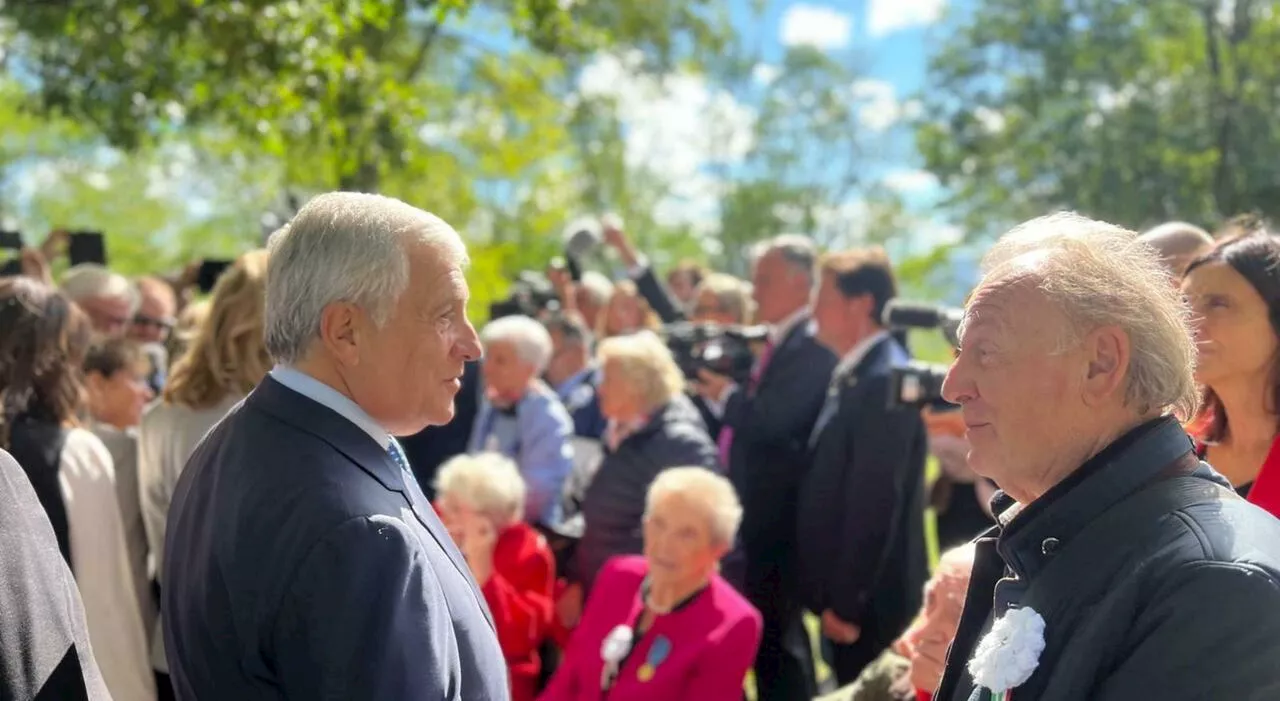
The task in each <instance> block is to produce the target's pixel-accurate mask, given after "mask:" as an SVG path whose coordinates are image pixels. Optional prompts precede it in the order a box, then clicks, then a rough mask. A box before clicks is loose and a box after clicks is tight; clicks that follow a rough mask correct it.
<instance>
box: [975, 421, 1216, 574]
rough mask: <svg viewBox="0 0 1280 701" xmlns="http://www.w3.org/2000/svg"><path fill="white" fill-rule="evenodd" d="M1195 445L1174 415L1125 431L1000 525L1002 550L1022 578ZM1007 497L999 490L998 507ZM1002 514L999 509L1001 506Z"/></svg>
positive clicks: (1005, 559)
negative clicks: (1125, 432)
mask: <svg viewBox="0 0 1280 701" xmlns="http://www.w3.org/2000/svg"><path fill="white" fill-rule="evenodd" d="M1192 448H1193V445H1192V442H1191V439H1190V437H1188V436H1187V434H1186V432H1185V431H1183V429H1182V427H1181V426H1180V425H1179V424H1178V422H1177V421H1176V420H1174V419H1173V418H1171V417H1161V418H1159V419H1153V420H1152V421H1148V422H1147V423H1144V424H1142V425H1141V426H1138V427H1137V428H1135V429H1133V430H1132V431H1130V432H1129V433H1127V434H1125V435H1123V436H1121V437H1120V438H1118V439H1117V440H1116V441H1115V442H1113V443H1112V444H1111V445H1109V446H1107V447H1106V448H1105V449H1103V451H1102V452H1101V453H1098V454H1097V455H1096V456H1094V457H1093V458H1091V459H1089V460H1088V461H1086V462H1085V463H1084V464H1083V465H1081V466H1080V467H1079V469H1077V470H1076V471H1075V472H1073V473H1071V475H1069V476H1068V477H1067V478H1066V479H1064V480H1063V481H1062V482H1060V483H1058V484H1057V485H1055V486H1054V487H1053V488H1052V489H1050V490H1049V491H1048V492H1046V493H1045V494H1044V495H1043V496H1041V497H1040V498H1039V499H1036V500H1035V501H1033V502H1031V503H1030V504H1027V505H1025V506H1024V507H1022V508H1021V510H1020V511H1019V512H1018V513H1017V514H1016V515H1015V516H1013V518H1012V519H1004V518H1002V519H1001V520H1002V522H1004V525H1002V526H997V528H996V530H997V531H998V536H999V537H998V540H997V543H996V547H997V550H998V551H999V553H1000V556H1001V558H1002V559H1003V560H1004V561H1005V563H1006V564H1007V565H1008V566H1009V568H1010V569H1011V570H1012V571H1013V572H1014V574H1016V575H1017V576H1018V577H1019V578H1030V577H1034V576H1035V574H1036V573H1037V572H1039V570H1040V568H1041V567H1042V566H1043V565H1044V564H1045V562H1046V561H1047V560H1048V559H1049V558H1050V557H1052V556H1053V555H1054V553H1056V552H1057V551H1058V550H1059V549H1061V548H1063V547H1065V546H1066V545H1067V543H1069V542H1070V540H1071V538H1072V537H1074V536H1075V535H1076V534H1077V533H1079V532H1080V531H1081V530H1082V529H1084V527H1085V526H1086V525H1087V524H1088V523H1089V522H1090V521H1093V520H1094V519H1096V518H1097V517H1098V516H1100V515H1101V514H1102V513H1103V512H1104V511H1106V510H1107V509H1109V508H1111V507H1112V506H1114V505H1115V504H1116V503H1117V502H1120V501H1121V500H1123V499H1124V498H1126V497H1128V496H1129V495H1130V494H1132V493H1133V492H1135V491H1137V490H1138V489H1140V488H1141V487H1142V486H1144V485H1146V484H1148V483H1150V482H1151V481H1153V480H1155V479H1156V478H1157V477H1158V476H1159V475H1160V473H1161V471H1163V470H1164V469H1165V468H1167V467H1169V465H1170V464H1171V463H1173V462H1174V461H1176V460H1178V459H1179V458H1182V457H1183V456H1185V455H1186V454H1187V453H1189V452H1191V450H1192ZM1001 500H1005V501H1007V500H1008V497H1007V496H1004V495H1003V494H997V496H996V498H995V500H994V501H995V502H996V507H997V508H998V507H999V505H1000V504H999V502H1000V501H1001ZM997 513H1000V512H999V511H997Z"/></svg>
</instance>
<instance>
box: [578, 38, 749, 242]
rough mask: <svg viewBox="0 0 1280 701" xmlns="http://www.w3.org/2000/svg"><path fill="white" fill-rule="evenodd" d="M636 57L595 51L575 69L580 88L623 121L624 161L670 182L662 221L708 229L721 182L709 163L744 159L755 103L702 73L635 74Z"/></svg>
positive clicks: (728, 163) (657, 212) (715, 220)
mask: <svg viewBox="0 0 1280 701" xmlns="http://www.w3.org/2000/svg"><path fill="white" fill-rule="evenodd" d="M638 65H639V55H638V54H636V53H634V52H633V53H629V54H624V55H621V56H617V55H611V54H605V55H601V56H598V57H597V58H596V59H594V60H593V61H592V62H591V63H590V64H588V65H587V67H586V68H585V69H583V71H582V73H581V74H580V76H579V80H578V91H579V93H580V94H581V95H582V96H583V97H584V98H607V99H612V100H614V101H615V102H616V105H617V109H618V114H619V115H621V116H622V118H623V120H624V121H625V130H626V131H625V133H626V147H625V154H626V156H625V157H626V160H627V164H628V165H629V166H631V167H633V168H638V169H643V170H647V171H649V172H651V173H654V174H655V175H657V176H658V177H659V178H660V179H661V181H662V182H666V183H670V184H671V186H672V188H673V189H672V192H671V193H670V196H669V197H667V198H666V199H664V200H663V201H661V202H659V203H658V205H657V206H656V208H655V211H654V216H655V217H656V218H657V219H658V221H659V223H662V224H677V223H679V224H690V225H692V226H693V227H694V229H695V230H696V231H699V232H709V231H712V230H714V227H715V226H716V224H717V223H718V221H719V217H718V209H717V208H718V205H719V200H720V197H721V195H722V194H723V189H724V184H723V182H721V181H720V180H719V179H717V178H716V177H714V176H713V175H712V174H711V173H710V172H709V171H710V170H711V169H712V168H714V167H716V166H732V165H734V164H737V163H740V162H742V160H743V158H744V157H745V156H746V155H747V153H748V152H749V151H750V150H751V148H752V147H753V145H754V141H755V134H754V126H755V111H754V110H753V109H752V108H750V107H748V106H746V105H743V104H742V103H739V102H738V101H737V100H736V99H735V98H734V97H733V95H731V94H730V93H728V92H726V91H723V90H719V89H717V88H715V87H713V86H710V85H708V84H707V81H706V79H705V78H703V76H701V75H697V74H693V73H677V74H674V75H668V76H666V77H664V78H659V77H655V76H649V75H641V74H639V73H638V72H637V68H638Z"/></svg>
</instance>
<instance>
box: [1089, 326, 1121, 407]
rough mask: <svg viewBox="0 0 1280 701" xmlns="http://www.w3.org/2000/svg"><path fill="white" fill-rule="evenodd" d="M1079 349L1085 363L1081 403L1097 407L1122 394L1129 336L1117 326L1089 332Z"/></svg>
mask: <svg viewBox="0 0 1280 701" xmlns="http://www.w3.org/2000/svg"><path fill="white" fill-rule="evenodd" d="M1083 349H1084V353H1085V360H1086V361H1087V363H1088V367H1087V369H1086V371H1085V379H1084V401H1085V404H1086V405H1087V406H1099V405H1101V404H1104V403H1106V402H1107V401H1108V400H1109V399H1110V398H1111V397H1112V396H1114V394H1115V393H1116V392H1122V391H1124V385H1125V382H1126V380H1127V379H1128V374H1129V357H1130V346H1129V335H1128V334H1126V333H1125V332H1124V331H1123V330H1121V329H1120V328H1119V327H1117V326H1102V327H1099V328H1097V329H1094V330H1093V331H1091V332H1089V334H1088V336H1086V337H1085V341H1084V346H1083Z"/></svg>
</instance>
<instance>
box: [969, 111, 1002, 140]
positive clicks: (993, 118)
mask: <svg viewBox="0 0 1280 701" xmlns="http://www.w3.org/2000/svg"><path fill="white" fill-rule="evenodd" d="M973 117H974V119H977V120H978V123H979V124H981V125H982V129H983V131H985V132H987V133H988V134H999V133H1000V132H1002V131H1004V125H1005V121H1004V115H1003V114H1000V113H999V112H997V111H995V110H993V109H991V108H990V107H987V106H985V105H979V106H978V108H977V109H975V110H974V111H973Z"/></svg>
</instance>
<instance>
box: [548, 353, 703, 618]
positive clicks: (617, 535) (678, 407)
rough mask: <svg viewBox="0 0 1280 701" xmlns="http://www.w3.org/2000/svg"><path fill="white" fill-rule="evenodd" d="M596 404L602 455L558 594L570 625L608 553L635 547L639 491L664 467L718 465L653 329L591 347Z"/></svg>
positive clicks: (672, 361)
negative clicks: (603, 423) (597, 378)
mask: <svg viewBox="0 0 1280 701" xmlns="http://www.w3.org/2000/svg"><path fill="white" fill-rule="evenodd" d="M597 357H598V360H599V362H598V365H599V367H600V370H601V375H602V379H601V382H600V387H599V390H598V391H599V395H600V411H601V413H603V414H604V416H605V418H606V419H607V420H608V422H609V424H608V428H607V429H606V430H605V436H604V451H605V452H604V459H603V460H602V461H601V463H600V467H599V469H598V470H597V471H596V474H595V477H594V478H593V479H592V481H591V484H590V486H589V487H588V488H587V490H586V493H585V495H584V496H583V499H582V505H581V506H582V515H583V519H584V520H585V530H584V532H583V535H582V539H581V540H580V541H579V542H578V544H577V547H576V549H575V551H574V554H573V559H572V560H571V562H570V564H569V567H568V569H569V572H568V573H567V574H568V579H569V582H570V586H569V587H568V588H567V589H566V591H565V592H564V593H563V594H562V596H561V597H560V599H561V601H560V603H559V609H560V623H561V624H562V625H564V626H566V627H572V626H573V624H574V623H575V622H576V619H577V616H578V614H579V613H580V611H581V601H582V599H583V598H584V597H585V595H586V594H587V593H590V591H591V587H592V584H593V582H594V580H595V578H596V576H597V573H598V572H599V571H600V568H601V567H602V566H603V565H604V563H605V562H606V561H607V560H608V559H609V558H611V557H614V556H616V555H631V554H636V553H639V552H640V549H641V545H642V543H641V539H640V524H641V518H642V515H643V513H644V500H645V492H646V491H647V490H648V489H649V485H651V484H652V483H653V481H654V479H656V478H657V477H658V475H659V474H660V473H661V472H662V471H663V470H667V469H670V468H673V467H679V466H682V465H700V466H703V467H707V468H712V469H716V468H717V466H718V460H717V455H716V447H715V444H714V443H713V442H712V441H711V438H710V436H708V435H707V431H706V428H705V426H704V425H703V423H702V419H701V418H700V417H699V416H698V411H697V409H695V408H694V407H693V403H692V402H690V401H689V399H688V397H686V396H685V395H684V375H683V374H681V372H680V368H679V367H678V366H677V365H676V362H675V359H674V358H672V356H671V351H670V350H668V349H667V347H666V345H665V344H663V343H662V341H661V340H659V339H658V337H657V336H655V335H654V334H652V333H647V332H642V333H639V334H634V335H630V336H618V337H614V338H610V339H606V340H605V341H604V342H602V343H601V344H600V347H599V349H598V351H597Z"/></svg>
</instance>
